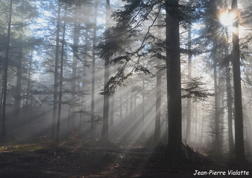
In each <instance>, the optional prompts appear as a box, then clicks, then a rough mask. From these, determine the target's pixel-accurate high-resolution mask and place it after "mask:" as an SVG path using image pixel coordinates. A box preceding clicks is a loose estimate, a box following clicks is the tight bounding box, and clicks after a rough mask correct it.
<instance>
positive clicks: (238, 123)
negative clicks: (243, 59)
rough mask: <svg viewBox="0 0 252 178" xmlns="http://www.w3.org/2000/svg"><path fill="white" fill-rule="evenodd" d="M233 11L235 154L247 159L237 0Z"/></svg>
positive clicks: (237, 156)
mask: <svg viewBox="0 0 252 178" xmlns="http://www.w3.org/2000/svg"><path fill="white" fill-rule="evenodd" d="M232 11H233V13H235V16H236V17H235V22H234V23H233V26H234V27H235V32H233V75H234V77H233V78H234V108H235V155H236V159H237V160H239V161H245V154H244V138H243V116H242V94H241V71H240V47H239V28H238V21H239V14H238V13H239V12H238V9H237V0H232Z"/></svg>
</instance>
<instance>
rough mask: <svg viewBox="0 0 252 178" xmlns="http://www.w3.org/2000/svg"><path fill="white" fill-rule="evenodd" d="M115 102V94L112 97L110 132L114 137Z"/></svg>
mask: <svg viewBox="0 0 252 178" xmlns="http://www.w3.org/2000/svg"><path fill="white" fill-rule="evenodd" d="M114 102H115V96H114V95H113V96H111V98H110V114H109V116H110V117H109V132H110V135H111V137H110V138H112V136H113V135H114V132H113V131H114Z"/></svg>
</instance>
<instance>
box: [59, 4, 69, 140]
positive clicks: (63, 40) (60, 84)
mask: <svg viewBox="0 0 252 178" xmlns="http://www.w3.org/2000/svg"><path fill="white" fill-rule="evenodd" d="M66 11H67V5H65V12H64V25H63V34H62V45H61V59H60V76H59V77H60V79H59V105H58V119H57V131H56V142H58V141H59V131H60V119H61V105H62V85H63V66H64V48H65V32H66V13H67V12H66Z"/></svg>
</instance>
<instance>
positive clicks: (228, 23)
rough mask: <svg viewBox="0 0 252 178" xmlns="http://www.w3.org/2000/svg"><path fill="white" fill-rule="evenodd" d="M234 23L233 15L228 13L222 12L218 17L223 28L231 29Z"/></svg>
mask: <svg viewBox="0 0 252 178" xmlns="http://www.w3.org/2000/svg"><path fill="white" fill-rule="evenodd" d="M234 21H235V15H234V14H233V13H229V12H223V13H221V15H220V22H221V24H222V25H223V26H224V27H232V25H233V22H234Z"/></svg>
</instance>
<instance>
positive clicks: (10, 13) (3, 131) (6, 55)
mask: <svg viewBox="0 0 252 178" xmlns="http://www.w3.org/2000/svg"><path fill="white" fill-rule="evenodd" d="M11 16H12V0H11V1H10V6H9V21H8V36H7V43H6V51H5V62H4V79H3V106H2V107H3V109H2V139H3V140H5V138H6V126H5V120H6V97H7V82H8V81H7V79H8V62H9V48H10V33H11V20H12V18H11Z"/></svg>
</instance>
